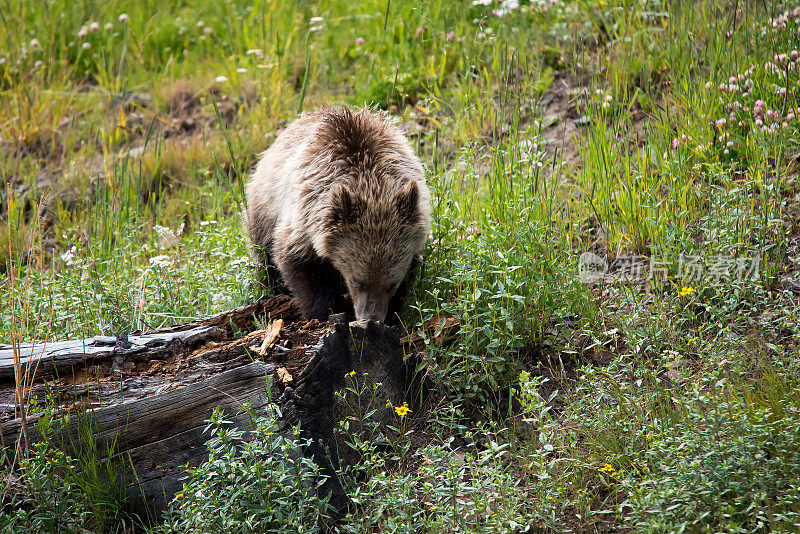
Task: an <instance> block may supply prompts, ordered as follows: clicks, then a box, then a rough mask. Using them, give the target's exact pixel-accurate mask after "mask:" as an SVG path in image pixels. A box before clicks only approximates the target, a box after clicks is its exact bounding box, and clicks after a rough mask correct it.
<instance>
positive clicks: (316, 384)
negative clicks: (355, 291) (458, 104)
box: [0, 297, 441, 520]
mask: <svg viewBox="0 0 800 534" xmlns="http://www.w3.org/2000/svg"><path fill="white" fill-rule="evenodd" d="M265 315H266V316H265ZM299 317H300V316H299V314H298V313H297V308H296V307H295V306H294V305H293V303H292V301H290V300H289V299H287V298H285V297H280V298H278V299H267V300H265V301H259V302H258V303H254V304H253V305H249V306H245V307H242V308H238V309H237V310H231V311H229V312H225V313H224V314H219V315H216V316H213V317H210V318H205V319H201V320H198V321H193V322H191V323H188V324H186V325H181V326H175V327H171V328H169V329H165V330H161V331H158V332H153V333H150V334H142V335H136V336H128V337H127V341H126V342H124V343H123V342H121V341H120V337H115V338H101V339H100V340H98V339H97V337H95V338H90V339H91V340H92V342H90V343H89V342H87V341H86V340H78V341H74V342H61V344H57V343H53V344H50V345H49V346H50V349H53V348H54V346H55V348H54V350H55V352H52V351H51V352H48V349H46V348H45V349H44V350H42V351H40V352H36V347H35V346H22V347H21V349H22V355H23V356H24V361H25V362H26V365H27V366H28V367H27V368H28V369H29V370H30V372H31V373H33V372H34V370H36V373H37V375H36V377H35V380H34V381H33V384H34V385H33V387H32V388H31V389H30V390H29V392H28V394H29V395H30V396H31V397H36V396H41V395H44V394H45V393H46V392H47V391H50V392H53V391H56V392H58V394H59V395H60V400H61V402H60V403H59V405H58V408H59V409H61V410H62V411H64V412H73V413H76V414H82V415H81V416H80V417H74V416H73V417H72V418H71V419H70V420H69V422H68V423H67V424H66V425H65V426H64V427H63V428H62V429H61V430H60V431H59V432H57V433H56V434H54V435H53V436H52V441H51V443H53V444H56V445H57V446H59V447H61V448H63V449H64V450H66V452H68V453H73V454H74V453H75V451H76V450H79V449H80V447H83V446H85V445H86V444H85V443H84V442H85V439H86V438H85V435H86V432H85V430H86V429H87V428H88V429H90V430H91V432H90V434H91V435H92V436H93V437H92V439H93V440H94V444H93V447H94V449H93V450H96V451H100V452H102V451H113V452H112V453H111V456H110V457H108V458H105V460H106V461H112V462H114V464H115V465H116V466H118V468H119V470H120V474H121V476H123V477H125V478H126V479H127V481H128V482H129V483H132V484H133V485H132V486H131V493H130V497H131V502H130V504H131V506H132V508H133V509H134V510H135V511H136V512H137V513H139V514H140V515H141V516H142V517H147V518H150V519H153V520H154V519H157V518H159V517H160V513H161V511H163V510H164V509H165V507H166V505H167V503H168V502H169V501H170V500H171V498H172V497H173V496H174V494H175V493H176V492H177V491H178V490H179V489H180V487H181V482H180V480H181V477H182V476H184V473H185V469H186V467H187V466H189V467H194V466H196V465H198V464H199V463H200V462H201V461H202V460H203V459H204V458H206V457H207V451H206V448H205V445H204V444H205V441H206V440H207V439H208V437H209V435H208V434H204V432H203V430H204V429H205V428H206V426H207V421H208V420H209V418H210V416H211V414H212V412H213V410H214V408H215V407H217V406H220V407H222V409H223V410H224V411H225V413H226V420H230V421H231V424H233V425H235V426H237V427H238V428H242V429H248V428H250V423H251V414H252V413H256V414H258V413H259V412H261V413H263V410H264V407H265V406H266V404H267V403H273V404H275V405H277V407H278V410H279V413H280V414H281V428H278V429H276V431H277V432H286V431H287V429H289V428H290V427H291V426H292V425H297V424H299V425H300V428H301V438H308V439H309V440H310V443H311V445H310V446H308V447H307V450H306V454H307V455H308V456H310V457H311V458H313V459H314V461H315V462H316V463H317V464H318V465H320V466H321V467H322V468H323V471H324V472H325V474H326V475H328V477H329V478H328V480H327V481H326V483H325V485H324V486H323V488H322V490H323V491H324V492H326V493H330V494H331V496H332V497H331V502H332V504H333V505H334V507H335V508H336V509H337V510H339V511H340V512H343V511H344V510H345V509H346V508H347V505H348V502H349V500H348V498H347V496H346V494H345V492H344V490H343V489H342V487H341V484H340V483H339V481H338V479H337V478H336V467H338V466H339V465H340V464H341V463H349V462H352V461H355V460H357V459H358V458H357V456H356V455H355V452H354V451H352V450H350V448H349V447H348V446H347V445H346V444H345V440H344V438H343V437H341V436H340V435H338V434H337V433H336V432H335V431H334V429H335V428H336V427H337V425H338V422H339V421H341V420H343V419H346V418H352V419H353V420H358V421H361V422H362V423H363V425H362V426H363V427H364V428H366V429H367V435H366V436H364V438H365V439H373V440H376V441H379V442H380V441H385V440H386V434H387V433H388V432H389V430H387V428H388V426H390V425H397V422H398V420H397V415H396V414H395V413H394V410H393V409H392V407H393V406H400V405H402V404H403V403H406V402H407V403H409V404H411V405H412V406H413V405H414V401H415V400H418V399H420V398H421V396H422V386H421V379H420V378H419V377H417V376H415V375H414V369H415V367H416V365H415V362H411V361H408V362H407V361H404V352H407V350H408V348H409V347H411V346H413V345H414V343H418V342H419V341H418V340H416V339H409V341H410V343H409V345H408V346H407V347H406V350H403V349H401V338H400V335H399V332H398V331H397V330H395V329H393V328H391V327H387V326H385V325H383V324H379V323H374V322H369V323H368V322H352V323H348V322H347V321H346V319H345V317H344V316H343V315H340V316H333V317H332V321H331V322H329V323H318V322H317V321H302V320H299ZM256 324H266V325H267V326H266V328H265V329H263V330H252V329H253V328H254V327H255V325H256ZM248 330H250V331H249V333H244V332H247V331H248ZM440 333H441V332H440ZM112 339H113V340H114V341H115V342H114V344H113V345H112V344H111V340H112ZM76 347H80V349H78V348H76ZM3 350H7V349H6V348H5V347H4V348H3ZM81 350H82V352H81ZM406 356H407V355H406ZM37 365H38V368H37V367H36V366H37ZM8 376H9V375H0V398H3V397H5V398H3V400H4V401H5V402H6V403H7V404H8V403H9V402H12V401H13V386H14V384H13V378H12V379H11V380H9V379H8ZM11 376H12V377H13V373H12V375H11ZM364 392H367V393H368V394H367V395H364V398H361V399H357V398H356V397H357V396H358V395H362V394H363V393H364ZM245 405H249V409H250V410H254V412H251V411H248V410H247V409H245ZM11 414H12V412H10V411H7V412H6V414H5V416H4V417H5V420H3V414H2V413H0V421H2V438H3V444H4V447H5V449H6V453H7V455H9V456H10V457H13V456H14V455H15V454H18V453H19V448H18V447H16V446H15V445H16V444H18V443H19V437H20V427H21V422H20V420H19V419H9V416H11ZM84 415H85V417H84ZM33 419H35V418H29V425H30V421H31V420H33ZM28 430H29V435H31V436H32V441H33V440H35V437H36V432H35V429H34V428H29V429H28Z"/></svg>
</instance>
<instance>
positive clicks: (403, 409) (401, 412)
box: [394, 402, 411, 417]
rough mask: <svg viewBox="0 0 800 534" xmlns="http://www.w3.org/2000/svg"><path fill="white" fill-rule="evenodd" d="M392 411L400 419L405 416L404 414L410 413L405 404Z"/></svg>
mask: <svg viewBox="0 0 800 534" xmlns="http://www.w3.org/2000/svg"><path fill="white" fill-rule="evenodd" d="M394 411H395V413H396V414H397V415H399V416H400V417H405V416H406V414H407V413H408V412H410V411H411V409H410V408H409V407H408V405H407V404H406V403H405V402H404V403H403V405H402V406H398V407H397V408H395V409H394Z"/></svg>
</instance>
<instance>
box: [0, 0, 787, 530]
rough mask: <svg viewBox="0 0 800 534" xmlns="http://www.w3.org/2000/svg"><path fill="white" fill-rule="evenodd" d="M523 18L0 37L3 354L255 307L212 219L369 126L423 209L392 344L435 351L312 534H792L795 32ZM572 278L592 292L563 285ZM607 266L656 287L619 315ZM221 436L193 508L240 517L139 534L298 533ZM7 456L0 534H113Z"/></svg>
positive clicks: (185, 10)
mask: <svg viewBox="0 0 800 534" xmlns="http://www.w3.org/2000/svg"><path fill="white" fill-rule="evenodd" d="M511 4H513V3H511V2H510V3H509V4H508V5H506V8H508V7H509V5H511ZM520 4H521V5H522V7H523V8H524V9H513V8H512V9H510V10H509V11H508V12H507V13H503V12H502V11H498V12H497V13H495V12H493V10H495V9H501V10H502V9H504V8H503V6H501V5H500V2H497V1H492V2H489V4H488V5H483V3H482V2H477V3H475V4H473V2H470V1H463V2H461V1H459V2H449V1H445V0H428V1H425V2H395V1H393V2H385V1H384V0H380V1H367V2H361V3H357V4H348V3H342V2H328V1H324V0H314V1H309V2H280V1H277V0H275V1H255V2H243V1H241V0H230V1H225V2H216V3H214V2H201V1H199V0H190V1H186V2H183V3H180V4H175V3H170V2H161V3H157V2H123V1H121V0H112V1H108V2H96V1H88V0H86V1H81V2H68V1H64V0H54V1H52V2H45V3H42V2H33V1H27V0H23V1H21V2H18V3H16V4H14V5H13V6H11V5H10V6H7V7H8V9H6V8H3V9H0V43H2V46H0V50H2V52H0V174H2V177H3V178H4V183H5V186H4V190H3V196H2V200H0V243H2V244H1V245H0V272H2V273H3V277H2V278H0V291H2V293H3V294H2V295H1V296H2V299H1V301H2V304H1V305H0V308H1V309H2V313H0V340H2V341H6V340H19V341H26V340H37V341H43V340H48V341H53V340H58V339H66V338H71V337H78V336H90V335H95V334H101V333H102V334H109V335H110V334H117V333H123V332H130V331H134V330H149V329H152V328H157V327H159V326H163V325H168V324H175V323H180V322H184V321H186V320H188V319H190V318H194V317H198V316H202V315H206V314H210V313H214V312H218V311H222V310H225V309H228V308H231V307H234V306H237V305H240V304H243V303H246V302H249V301H251V300H253V299H254V298H255V296H256V293H257V289H256V285H255V282H254V276H253V274H254V271H253V267H252V266H251V265H250V260H249V255H248V251H247V239H246V236H245V235H244V234H243V233H242V229H241V221H240V213H241V209H242V206H243V202H244V201H245V199H244V195H243V185H244V183H245V180H246V178H247V175H248V172H249V170H250V169H251V168H252V165H253V163H254V162H255V160H256V158H257V156H258V153H259V152H260V151H261V150H263V149H264V148H266V147H267V146H268V145H269V143H271V141H272V140H273V139H274V136H275V133H276V131H277V130H278V129H280V128H282V127H284V126H285V125H286V124H288V122H290V121H291V120H292V119H293V118H294V117H295V116H296V114H297V111H298V109H300V108H302V109H311V108H313V107H315V106H317V105H321V104H324V103H330V102H344V103H348V104H351V105H357V106H361V105H371V106H375V107H379V108H382V109H386V110H388V111H390V112H391V113H392V114H394V115H395V116H397V117H398V120H399V121H400V122H401V123H402V124H403V127H404V128H405V129H406V131H408V132H409V134H410V139H411V142H412V144H413V145H414V147H415V149H416V150H417V151H418V153H419V154H420V156H421V158H422V159H423V161H424V163H425V165H426V166H427V169H428V174H427V176H428V181H429V184H430V186H431V189H432V191H433V194H434V195H433V196H434V217H433V220H434V223H433V236H432V239H431V240H430V241H429V243H428V245H427V248H426V251H425V266H424V269H423V272H422V276H420V278H419V280H418V282H417V285H416V287H415V292H414V298H413V299H412V300H411V301H410V302H409V305H408V309H407V310H406V313H405V316H406V317H407V318H408V321H409V326H414V325H415V324H416V323H417V322H420V321H422V320H426V319H428V318H430V317H432V316H434V314H436V313H438V312H440V311H447V312H450V313H453V314H455V315H456V316H458V317H460V318H461V320H462V324H463V326H462V330H461V333H460V336H459V338H458V340H457V342H456V343H455V344H453V345H450V346H447V347H438V346H431V347H430V348H429V350H428V353H427V354H426V355H425V358H424V362H423V365H424V366H425V368H426V372H427V373H428V376H430V377H432V378H433V379H434V381H435V383H436V384H437V390H436V391H435V392H434V393H435V394H436V395H437V398H440V399H442V400H441V402H440V404H439V405H438V407H437V409H435V410H433V412H432V413H420V414H415V413H411V414H410V415H408V416H406V417H407V418H408V419H405V420H402V421H399V423H398V424H402V425H405V423H406V422H408V423H409V426H408V427H405V426H402V431H399V432H397V435H398V438H397V440H396V442H395V443H393V445H392V447H391V448H390V449H389V450H377V449H374V445H370V444H369V443H360V445H359V444H358V442H357V439H356V438H355V437H354V438H353V439H352V441H351V442H352V443H353V444H354V445H358V446H359V447H361V449H360V452H361V453H362V457H363V458H364V460H363V461H362V462H361V463H359V464H357V465H355V466H351V468H350V471H343V473H342V477H343V480H345V482H346V487H347V490H348V491H349V492H350V494H351V497H352V498H353V499H354V500H355V501H356V502H357V505H358V506H357V510H356V511H354V512H353V513H352V514H351V515H349V516H348V517H346V518H345V519H344V520H343V521H342V522H341V523H340V525H339V528H340V529H341V530H343V531H347V532H375V531H389V532H405V531H411V530H414V531H418V530H416V529H422V530H425V531H431V532H476V531H486V532H509V531H525V529H526V528H527V529H528V531H546V532H550V531H553V532H617V531H634V532H676V533H677V532H771V531H775V532H793V531H797V530H798V529H800V518H798V516H797V507H798V494H799V493H798V492H800V485H798V477H800V474H798V471H797V463H798V454H800V443H798V441H797V439H795V437H794V436H793V434H796V432H795V431H794V429H796V427H797V425H798V423H800V421H798V419H800V416H798V410H799V409H800V397H798V394H797V391H798V387H797V386H798V384H797V380H798V373H800V349H799V348H798V347H800V323H798V319H797V317H798V316H800V314H799V313H798V306H797V290H796V287H797V286H796V284H797V283H798V282H797V280H798V272H799V271H800V265H798V263H799V262H800V260H798V258H799V257H800V248H798V244H799V242H798V238H799V236H800V228H799V227H798V224H800V196H798V195H799V194H800V185H799V184H798V180H797V168H796V160H797V153H798V141H797V139H798V138H800V137H798V134H800V131H798V130H799V128H798V125H800V123H798V119H800V109H798V108H800V104H799V103H798V101H799V100H800V93H799V92H798V89H800V67H798V66H797V65H798V61H797V60H798V58H796V57H794V56H795V55H796V54H797V53H796V50H797V49H800V37H798V36H799V35H800V34H799V33H798V28H800V22H797V21H796V19H797V20H800V11H797V9H798V4H797V3H796V2H795V3H792V2H786V3H780V2H776V1H771V0H768V1H766V2H761V1H758V2H756V1H754V0H740V1H739V2H735V1H732V0H730V1H729V0H709V1H704V2H666V1H664V2H662V1H656V0H647V1H645V2H641V1H632V0H581V1H577V0H558V1H552V2H551V1H550V0H546V1H543V2H540V1H538V0H536V1H533V2H528V1H526V0H521V1H520ZM387 6H388V11H387ZM737 8H738V9H737ZM795 11H797V13H796V12H795ZM784 12H788V16H785V17H784V16H783V13H784ZM123 13H124V14H126V17H120V15H121V14H123ZM93 22H97V27H93V26H92V23H93ZM201 23H202V24H201ZM84 26H85V27H86V29H85V31H83V30H82V27H84ZM107 26H108V29H106V27H107ZM34 40H35V41H34ZM362 40H363V41H362ZM765 65H766V66H765ZM565 83H567V84H568V87H565ZM554 97H558V98H560V97H563V98H564V100H563V102H564V103H563V105H561V106H560V107H558V108H557V109H556V113H557V114H558V115H559V116H558V118H557V119H555V120H554V119H553V118H552V117H544V116H543V114H544V113H543V108H545V107H548V106H549V103H551V102H553V101H554V100H553V98H554ZM723 119H724V122H723ZM553 126H554V127H553ZM562 126H563V127H565V128H566V127H567V126H569V128H566V129H565V137H566V141H567V144H568V145H569V146H568V147H566V148H562V147H560V148H559V149H558V151H557V152H555V153H556V154H557V155H556V157H555V158H553V157H552V156H553V154H554V150H553V146H552V143H550V144H548V140H549V139H550V138H551V137H553V135H554V133H553V132H554V131H558V128H559V127H562ZM570 147H571V148H570ZM576 158H579V163H577V164H576V163H575V159H576ZM587 251H591V252H594V253H597V254H599V255H601V256H602V257H603V258H605V260H606V261H607V262H608V263H609V264H610V265H611V268H610V274H612V275H614V276H611V277H607V278H606V279H605V280H602V281H599V282H598V283H594V284H587V283H584V281H582V280H581V278H580V269H581V265H580V260H579V259H580V258H581V254H582V253H584V252H587ZM630 255H638V256H640V257H641V258H642V261H643V263H644V264H645V265H646V266H647V267H648V268H650V267H656V268H657V270H659V275H658V276H657V277H652V278H649V279H648V272H649V271H645V275H644V280H640V282H642V283H638V282H636V281H626V280H625V279H624V278H623V277H621V276H619V275H620V274H624V269H625V264H624V261H625V259H626V258H627V257H629V256H630ZM754 259H757V260H758V264H757V265H756V264H753V263H752V261H753V260H754ZM721 261H729V262H731V263H729V264H728V269H729V273H728V274H731V275H735V274H736V272H737V271H736V270H737V269H739V270H740V272H741V273H744V272H745V271H747V273H746V274H747V276H728V275H726V273H725V272H724V270H723V271H716V272H715V271H714V270H713V269H714V266H715V265H717V266H719V265H721V264H720V262H721ZM737 261H738V262H743V263H739V264H737V263H736V262H737ZM742 265H746V266H747V268H746V269H744V268H743V267H742ZM754 265H755V268H753V267H754ZM687 268H690V271H687ZM750 268H753V269H752V270H748V269H750ZM691 269H694V271H693V272H692V271H691ZM742 269H744V270H742ZM698 272H702V273H703V274H702V275H698ZM690 274H694V276H688V275H690ZM12 312H13V313H12ZM39 409H41V408H39ZM401 419H402V418H401ZM356 427H357V425H356V426H354V427H353V428H356ZM406 428H409V429H412V430H406ZM422 429H424V430H425V432H424V436H425V437H424V439H422V438H418V436H417V434H416V433H419V435H422V434H423V432H422ZM217 432H218V433H217V435H216V437H215V438H214V440H216V441H214V440H212V442H211V444H210V445H211V457H210V461H209V463H208V464H205V465H204V466H201V468H199V470H198V471H197V472H196V473H194V475H193V476H195V477H196V479H198V480H199V479H201V478H203V477H206V475H208V476H207V477H206V479H207V481H208V488H213V487H216V486H214V484H216V483H217V481H216V479H215V478H214V477H215V476H218V475H219V476H231V477H235V478H236V479H237V480H239V481H240V485H241V488H242V493H241V494H240V495H239V496H238V497H237V498H240V499H241V502H242V503H244V504H242V506H241V507H238V508H236V509H235V510H234V509H226V510H228V511H226V512H225V514H223V517H217V518H216V519H214V518H213V514H214V510H216V509H222V508H224V507H225V506H227V504H226V503H225V502H224V501H225V499H222V500H220V501H219V502H218V506H217V504H214V505H213V506H212V505H209V503H208V502H206V501H204V498H203V493H202V492H203V491H205V489H208V488H206V487H205V486H203V484H202V483H198V485H197V486H196V488H195V489H196V490H197V491H195V492H194V493H192V492H190V494H186V495H185V496H184V499H183V500H180V499H179V500H176V501H175V502H174V503H173V510H172V512H173V515H171V516H170V519H169V520H168V521H167V522H165V523H164V524H163V525H160V526H159V525H151V526H150V528H155V529H169V528H172V529H173V530H191V529H192V528H195V529H196V530H198V531H202V530H203V529H213V528H222V527H219V525H221V524H223V523H225V521H226V520H230V522H231V524H233V522H236V521H242V522H243V523H237V524H239V525H241V524H245V525H246V524H247V521H256V520H260V521H277V522H276V523H274V524H276V525H277V524H279V523H280V520H279V519H275V518H281V517H289V516H290V514H291V513H298V514H299V513H301V512H302V513H303V514H305V513H306V512H308V514H307V515H303V518H302V520H303V521H306V520H307V521H308V522H307V523H304V524H307V525H308V526H309V527H308V529H309V530H314V529H315V528H318V527H320V523H317V522H315V521H316V518H317V517H318V515H315V514H319V515H324V513H325V503H324V502H323V501H320V500H319V499H318V498H317V496H316V495H315V494H314V492H308V491H306V490H307V489H308V487H306V486H302V487H301V486H297V485H291V484H290V485H289V486H287V489H288V490H289V493H288V494H287V495H288V496H286V495H283V496H279V497H280V498H278V497H276V500H275V503H274V506H270V507H265V506H264V503H263V502H262V501H261V500H259V499H261V497H260V495H263V494H265V492H267V493H268V492H270V491H273V490H274V489H275V488H274V479H272V478H269V479H266V480H265V479H261V478H259V476H255V475H254V473H256V474H257V473H260V472H262V471H263V469H266V468H267V467H268V468H269V469H270V470H271V472H273V473H275V474H276V477H277V476H278V475H280V474H287V473H292V472H296V470H297V469H298V468H302V469H305V468H309V469H310V467H309V466H304V465H300V464H298V463H297V462H296V458H295V457H294V456H292V454H290V452H291V451H289V453H287V455H285V457H284V456H280V455H278V456H279V457H277V458H275V459H274V462H273V464H270V465H269V466H266V464H263V462H261V460H259V459H258V451H256V450H255V449H256V448H258V447H261V448H262V449H269V450H273V451H275V450H278V449H280V450H281V451H283V452H286V451H287V450H288V449H291V447H292V444H291V443H283V442H276V441H275V439H273V438H271V437H270V436H261V438H263V439H261V441H258V442H257V443H256V445H254V447H255V448H254V449H236V448H235V447H234V448H230V449H226V450H225V451H226V452H225V454H226V455H227V456H226V457H227V458H229V459H230V460H229V461H226V460H223V459H221V456H220V454H221V453H220V451H221V450H222V449H219V446H221V445H220V444H222V445H225V446H226V447H227V446H228V445H229V444H226V442H225V439H223V438H224V436H225V435H226V434H225V430H224V428H222V427H220V428H219V429H218V430H217ZM220 436H222V437H220ZM412 438H413V439H412ZM215 447H216V448H215ZM231 447H232V446H231ZM370 447H373V448H370ZM34 451H35V454H33V456H32V457H31V458H30V459H29V460H27V461H26V462H24V463H22V464H19V465H15V466H10V465H8V463H6V464H5V468H6V469H8V470H9V471H13V473H14V474H15V476H17V475H18V476H20V477H21V479H20V480H22V481H23V483H24V484H26V485H27V488H28V490H29V492H30V493H31V494H32V495H37V496H41V497H42V498H40V499H38V500H36V499H34V500H31V501H28V502H26V503H25V504H24V506H23V507H22V508H19V509H18V510H14V509H13V508H12V506H11V505H10V503H6V502H5V501H4V505H5V508H3V510H2V513H0V526H2V527H3V528H5V529H6V530H13V531H17V530H20V529H22V528H24V527H26V526H27V528H29V529H33V530H36V529H39V530H42V529H44V530H51V531H55V530H57V529H58V528H62V529H68V530H69V529H72V530H78V529H87V530H90V531H103V530H108V529H109V528H110V527H109V526H108V525H109V524H113V521H114V518H119V524H120V525H122V526H121V527H120V528H121V529H122V530H126V529H127V530H132V529H137V528H138V530H142V528H143V527H142V526H141V525H139V526H136V525H135V523H132V522H131V519H130V518H129V517H128V516H127V515H125V512H124V510H123V509H122V508H119V507H120V504H119V502H118V501H115V499H116V497H114V496H105V495H103V493H102V492H101V491H98V487H99V486H100V484H101V482H100V480H101V478H100V476H99V475H98V476H97V477H94V478H92V477H91V476H88V477H87V478H85V479H76V478H74V477H73V478H70V477H69V476H68V475H66V474H65V472H64V471H60V470H57V469H53V467H52V465H53V462H52V461H51V460H52V458H54V456H53V455H54V454H56V453H55V452H54V451H52V450H50V449H48V448H47V445H46V444H43V445H41V446H39V447H38V448H36V449H34ZM223 456H224V455H223ZM60 461H61V462H62V465H63V463H64V462H67V463H70V462H73V463H74V464H75V465H83V466H86V465H88V466H94V467H95V471H92V470H88V471H87V472H88V473H90V474H91V473H92V472H97V469H99V468H98V467H97V466H98V464H97V462H96V461H94V462H93V461H92V460H91V459H90V458H87V457H86V455H84V456H80V457H79V458H77V459H74V460H69V459H68V458H62V459H61V460H60ZM48 462H50V463H49V464H48ZM259 470H261V471H259ZM293 470H294V471H293ZM287 476H288V475H287ZM3 480H4V481H5V480H6V478H3ZM2 484H5V482H2V483H0V485H2ZM295 490H296V491H295ZM292 491H294V492H292ZM4 494H5V492H4ZM214 502H215V503H217V501H214ZM298 503H300V505H301V506H300V507H298V506H297V504H298ZM51 505H52V506H51ZM53 506H55V508H53ZM115 507H116V508H115ZM195 508H197V509H198V510H201V511H203V513H204V514H205V515H202V514H201V516H197V517H194V516H193V515H192V513H193V512H192V511H193V510H195ZM26 514H27V515H26ZM259 514H260V515H259ZM301 515H302V514H301ZM54 517H56V518H57V521H56V522H53V518H54ZM93 517H94V519H93ZM204 518H205V519H204ZM206 519H207V522H206ZM217 520H220V521H222V523H219V524H218V523H214V521H217ZM47 521H50V522H49V523H48V522H47ZM192 521H199V523H198V522H195V523H192ZM225 524H227V523H225ZM271 524H272V523H271ZM225 528H227V527H225ZM276 528H277V527H276ZM515 529H516V530H515ZM255 530H256V531H257V530H258V529H257V528H256V529H255ZM245 531H247V528H245Z"/></svg>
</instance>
